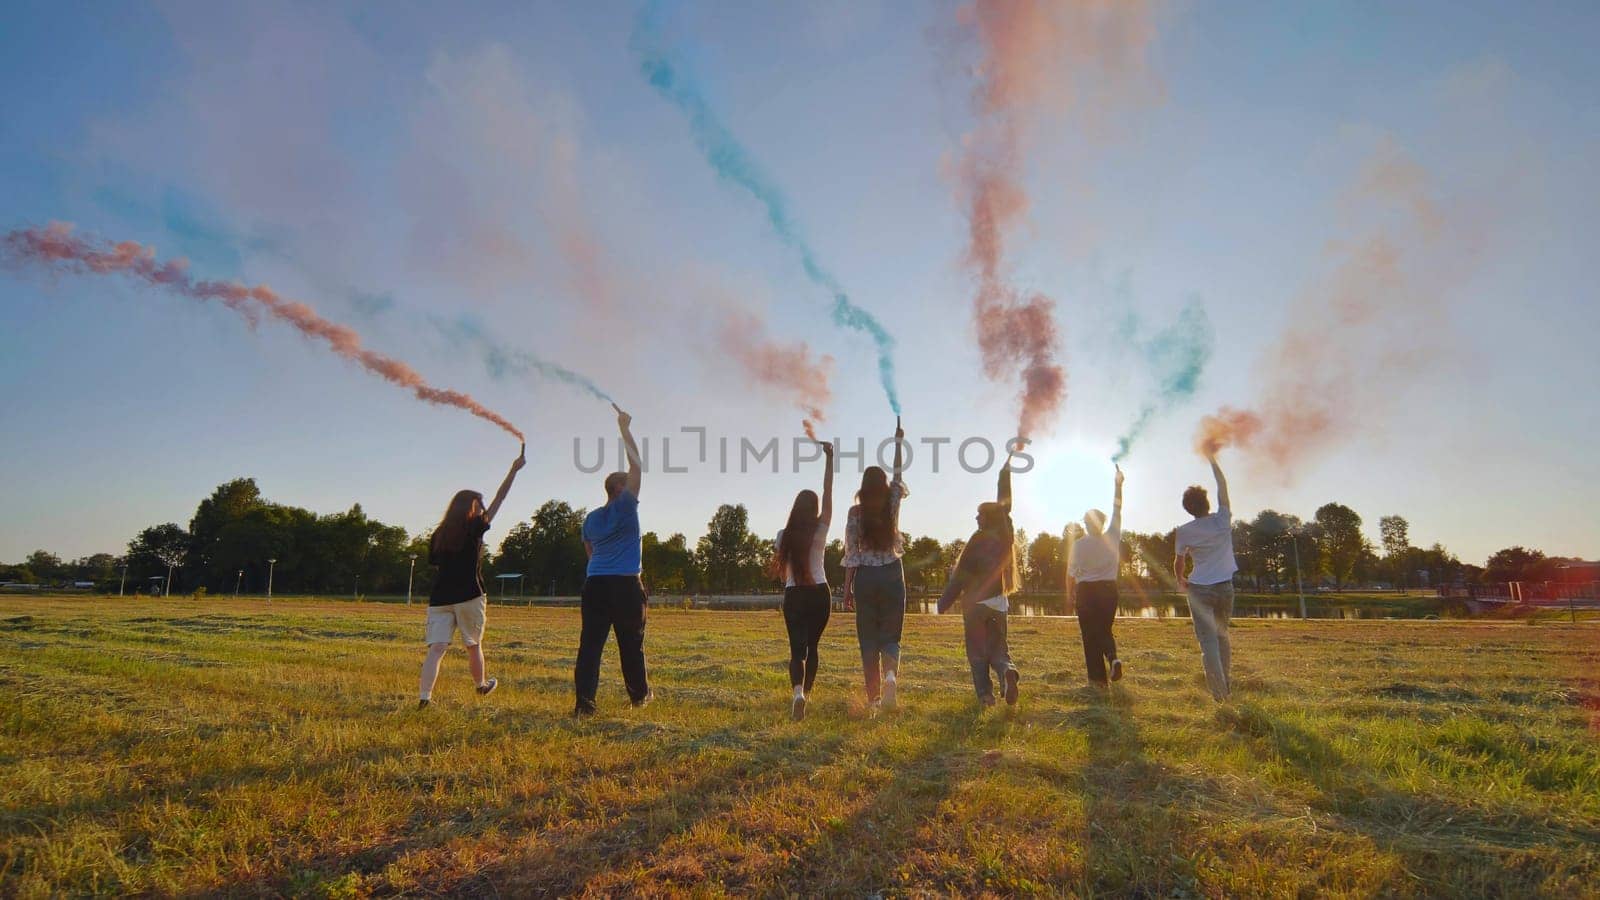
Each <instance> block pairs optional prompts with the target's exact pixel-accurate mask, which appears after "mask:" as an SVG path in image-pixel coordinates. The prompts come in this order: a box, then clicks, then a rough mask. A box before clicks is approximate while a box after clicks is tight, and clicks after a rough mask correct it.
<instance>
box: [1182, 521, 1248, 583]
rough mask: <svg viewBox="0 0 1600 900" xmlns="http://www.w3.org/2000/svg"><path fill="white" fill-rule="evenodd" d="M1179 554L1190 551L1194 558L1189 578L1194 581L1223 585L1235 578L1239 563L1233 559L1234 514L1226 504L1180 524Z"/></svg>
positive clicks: (1189, 553)
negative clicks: (1207, 514)
mask: <svg viewBox="0 0 1600 900" xmlns="http://www.w3.org/2000/svg"><path fill="white" fill-rule="evenodd" d="M1174 549H1175V551H1176V555H1177V557H1178V558H1179V559H1182V558H1183V555H1184V554H1185V553H1187V554H1188V555H1189V556H1190V557H1192V558H1193V559H1194V571H1193V572H1192V573H1190V575H1189V581H1190V582H1192V583H1194V584H1222V583H1223V582H1228V581H1232V580H1233V573H1235V572H1237V571H1239V564H1238V563H1236V562H1234V559H1233V513H1232V512H1230V511H1229V510H1228V508H1227V507H1226V506H1223V507H1219V508H1218V509H1217V511H1216V512H1214V513H1212V514H1211V515H1209V516H1201V517H1200V518H1198V519H1195V520H1194V521H1192V522H1185V523H1183V524H1182V525H1179V526H1178V535H1177V543H1176V546H1175V548H1174Z"/></svg>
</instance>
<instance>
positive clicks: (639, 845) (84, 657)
mask: <svg viewBox="0 0 1600 900" xmlns="http://www.w3.org/2000/svg"><path fill="white" fill-rule="evenodd" d="M421 618H422V610H421V608H418V607H413V608H410V609H407V608H405V607H396V606H392V605H378V604H353V603H338V602H320V603H319V602H278V603H274V604H273V605H272V606H270V607H268V606H266V605H265V604H263V603H261V602H260V601H250V602H238V603H235V602H230V601H217V600H207V601H203V602H196V601H193V600H189V599H182V600H179V599H172V600H139V601H114V600H112V601H107V600H95V599H51V598H29V597H5V598H0V634H3V636H4V638H5V640H4V641H3V642H0V703H3V705H0V798H3V801H0V802H3V811H0V816H3V818H0V892H3V893H4V894H7V895H16V896H47V895H49V896H53V895H60V894H79V893H124V892H149V893H158V894H178V893H184V894H189V893H229V894H279V893H281V894H296V895H301V894H309V895H326V896H345V897H350V896H364V895H368V894H379V895H381V894H393V893H411V894H430V893H449V894H467V895H482V896H518V895H529V894H533V895H538V894H571V893H583V892H588V893H593V894H612V895H615V894H622V893H651V892H654V893H676V892H691V891H692V892H695V893H700V894H717V893H740V894H745V893H757V894H779V893H783V892H795V893H802V894H846V895H852V894H853V895H863V894H869V893H874V892H882V893H884V894H887V895H895V894H918V893H961V894H983V893H993V894H1015V893H1051V894H1125V895H1126V894H1132V895H1144V896H1149V895H1163V896H1168V895H1191V894H1201V895H1213V896H1222V895H1234V896H1238V895H1258V894H1259V895H1296V894H1306V893H1327V894H1346V895H1368V894H1400V895H1411V894H1415V895H1440V894H1445V895H1451V894H1453V895H1469V896H1483V895H1527V894H1546V895H1555V896H1585V895H1588V896H1597V895H1600V731H1597V730H1596V729H1597V726H1600V625H1597V624H1585V623H1580V624H1579V625H1576V626H1571V625H1564V624H1554V623H1547V624H1536V625H1530V624H1520V623H1519V624H1502V623H1495V624H1481V623H1470V622H1427V623H1404V622H1361V623H1328V622H1321V623H1317V622H1313V623H1299V622H1245V623H1241V624H1240V625H1238V626H1237V627H1236V629H1235V648H1236V650H1235V656H1236V663H1235V667H1236V673H1235V677H1236V682H1237V697H1236V699H1235V701H1234V702H1232V703H1229V704H1226V705H1222V706H1218V705H1215V704H1213V703H1212V702H1211V701H1210V700H1209V699H1208V698H1207V696H1206V695H1205V694H1204V692H1203V689H1202V679H1201V678H1200V676H1199V660H1198V655H1197V652H1196V650H1195V648H1194V646H1193V637H1192V634H1191V632H1190V631H1189V628H1188V624H1187V622H1186V621H1126V620H1125V621H1124V622H1122V623H1121V624H1119V637H1120V639H1121V642H1122V646H1123V657H1124V659H1125V660H1127V661H1128V664H1129V673H1128V679H1127V680H1126V681H1124V682H1123V686H1122V687H1120V688H1119V689H1117V690H1116V691H1114V692H1113V693H1112V694H1111V695H1109V696H1101V695H1098V694H1095V693H1092V692H1089V691H1087V690H1085V689H1083V688H1082V687H1081V682H1082V656H1081V650H1080V643H1079V640H1078V636H1077V626H1076V623H1075V622H1074V621H1072V620H1052V619H1034V620H1028V621H1026V622H1023V621H1020V620H1019V621H1017V622H1014V623H1013V628H1012V644H1013V653H1014V655H1015V657H1016V659H1017V661H1018V663H1019V665H1020V666H1021V667H1022V670H1023V673H1024V677H1025V680H1024V682H1023V688H1024V696H1023V700H1022V703H1021V705H1020V706H1019V708H1018V709H1017V710H1016V711H1014V712H1007V711H1005V710H1003V709H1002V710H991V711H988V712H979V710H978V708H977V706H976V704H975V702H974V700H973V698H972V695H971V688H970V686H969V683H968V679H967V673H966V666H965V662H964V660H963V659H962V656H961V650H960V633H961V629H960V622H959V620H958V619H957V618H955V617H946V618H934V617H925V616H914V617H911V618H910V620H909V621H908V625H907V634H906V642H905V647H906V650H905V662H904V669H903V682H902V683H903V685H904V687H903V688H902V694H903V698H904V709H903V710H902V711H901V712H899V713H896V714H885V715H883V716H881V717H879V718H877V719H868V718H866V717H865V716H864V714H863V710H862V707H861V703H860V700H859V699H858V698H859V691H860V689H859V687H858V684H857V680H858V674H857V670H858V665H857V664H854V663H853V659H854V658H855V656H856V654H855V651H854V647H853V643H854V633H853V628H852V623H851V621H850V619H849V617H848V616H844V615H836V616H835V618H834V621H833V623H832V624H831V626H830V628H829V631H828V634H827V637H826V638H825V641H824V646H823V674H822V678H821V680H820V682H819V684H818V689H817V691H816V694H815V701H814V704H813V708H812V715H811V717H810V718H808V719H807V720H806V721H805V722H803V723H798V724H797V723H792V722H790V721H788V718H787V703H786V701H787V695H788V688H787V684H788V682H787V674H786V669H785V657H786V652H787V651H786V645H785V643H784V640H783V627H782V622H781V620H780V618H779V617H778V615H777V614H776V613H709V612H682V611H672V610H656V611H652V613H651V618H650V624H649V631H648V638H647V644H646V649H647V652H648V654H649V656H650V660H651V670H652V678H653V681H654V684H655V689H656V693H657V698H658V699H657V702H656V703H655V704H653V705H651V706H649V707H647V708H644V709H638V710H635V709H631V708H629V707H628V706H627V704H626V702H625V700H624V697H623V694H622V688H621V685H620V677H619V675H618V673H617V666H616V656H615V648H614V645H613V647H612V648H610V649H608V653H607V657H606V663H605V670H604V675H603V680H602V684H601V703H602V710H601V714H600V715H599V716H597V717H595V718H593V719H588V720H583V721H575V720H573V719H572V718H570V717H569V716H568V713H569V711H570V709H571V707H572V696H571V690H572V688H571V662H572V656H573V652H574V650H575V643H576V633H577V615H576V611H575V610H570V609H565V610H562V609H542V610H523V609H496V608H491V611H490V626H489V628H490V633H489V639H488V640H487V641H486V644H487V647H488V650H489V661H490V671H491V673H492V674H496V675H498V676H499V677H500V679H501V684H502V687H501V690H500V691H499V692H497V693H495V694H494V695H492V696H490V697H488V698H479V697H477V696H475V695H474V694H473V693H472V691H471V687H470V685H469V683H468V678H467V676H466V673H465V668H466V667H465V661H464V659H463V658H462V657H461V655H460V653H459V652H453V653H452V654H451V656H450V658H449V659H447V660H446V663H445V672H444V675H443V677H442V678H441V681H440V688H439V690H438V692H437V693H436V699H435V705H434V707H433V708H431V709H428V710H423V711H418V710H416V709H414V708H413V707H414V705H415V699H414V696H415V679H416V671H417V667H418V665H419V664H420V661H421V646H420V636H421Z"/></svg>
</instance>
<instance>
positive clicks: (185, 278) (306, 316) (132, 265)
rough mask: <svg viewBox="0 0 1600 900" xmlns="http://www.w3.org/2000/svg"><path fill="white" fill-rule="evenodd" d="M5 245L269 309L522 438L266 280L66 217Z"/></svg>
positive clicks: (238, 306) (417, 392) (19, 253)
mask: <svg viewBox="0 0 1600 900" xmlns="http://www.w3.org/2000/svg"><path fill="white" fill-rule="evenodd" d="M0 248H3V251H4V254H5V255H6V256H7V257H9V258H10V259H12V260H13V261H15V262H17V263H28V264H34V265H39V266H43V267H46V268H54V269H59V270H64V271H68V272H78V273H90V274H95V275H117V274H120V275H126V276H128V277H130V278H135V279H138V280H140V281H143V282H145V283H146V284H151V285H154V286H156V287H160V288H165V289H167V290H168V291H171V292H173V293H175V294H179V295H181V296H184V297H188V298H190V299H193V300H202V301H204V300H217V301H219V302H221V303H222V304H223V305H224V306H226V307H228V308H229V309H231V310H233V311H234V312H236V313H238V314H239V315H241V316H243V317H244V319H245V321H247V322H249V323H250V325H251V326H252V327H254V326H255V325H256V324H257V323H258V322H259V321H260V316H261V315H262V314H263V313H265V314H266V315H267V316H270V317H271V318H274V319H277V320H279V321H281V322H284V323H287V324H288V325H290V326H291V327H293V328H294V329H295V330H296V331H299V332H300V333H301V334H302V335H303V336H305V337H306V338H308V339H312V340H317V341H321V342H323V343H325V344H326V345H327V346H328V348H329V349H330V350H332V351H333V352H334V353H336V354H338V355H339V356H342V357H344V358H345V359H348V360H350V361H351V362H354V363H355V364H357V365H359V366H360V367H361V368H363V369H366V370H367V371H368V372H371V373H372V374H374V375H377V376H378V377H380V378H383V379H384V380H386V381H388V382H390V383H391V384H394V385H397V386H399V387H403V388H407V389H409V390H410V391H411V393H412V395H413V396H415V397H416V398H417V399H419V400H422V401H424V402H427V403H436V404H439V405H441V406H453V407H456V408H458V409H463V410H466V411H467V412H469V413H471V414H473V415H475V416H477V417H478V418H480V419H483V420H485V421H487V422H493V423H494V424H495V425H498V426H500V427H501V428H503V429H505V431H506V432H507V433H508V434H511V435H512V436H514V437H516V438H517V440H519V441H520V440H523V435H522V432H521V431H518V430H517V428H516V426H514V425H512V424H511V423H510V422H509V421H507V420H506V419H505V418H504V417H502V416H501V415H499V414H498V413H496V412H494V411H492V410H490V409H488V408H487V407H485V406H483V404H481V403H479V402H478V401H476V400H474V399H472V398H471V397H470V396H468V395H466V394H463V393H461V392H460V391H452V390H446V389H444V388H437V387H434V386H433V385H430V384H428V383H427V382H426V381H425V380H423V378H422V376H421V375H419V374H417V372H416V371H415V370H414V369H412V368H411V367H410V366H408V365H406V364H405V363H403V362H401V361H400V360H397V359H394V358H393V357H389V356H384V355H383V354H381V353H377V352H375V351H372V350H368V349H366V348H365V347H363V346H362V345H361V336H360V335H359V334H357V333H356V332H355V331H354V330H353V329H351V328H348V327H346V326H344V325H340V324H338V323H335V322H330V321H328V320H327V319H324V318H322V317H321V316H319V315H317V313H316V311H315V310H313V309H312V308H311V307H309V306H307V305H305V304H304V303H300V302H297V301H294V300H290V299H288V298H285V297H283V296H280V295H279V294H278V293H277V292H276V291H273V290H272V289H271V288H268V287H266V286H265V285H256V286H254V287H250V286H246V285H244V284H240V283H239V282H236V281H197V280H195V279H194V278H193V277H191V276H190V275H189V271H188V262H187V261H186V260H183V259H172V260H168V261H166V262H157V261H156V256H155V251H154V250H153V249H151V248H149V247H146V246H144V245H142V244H139V243H137V242H134V241H122V242H119V243H116V244H110V243H107V242H104V241H98V240H95V239H93V238H86V237H79V236H77V235H75V234H73V229H72V226H71V225H70V224H67V223H65V222H52V223H50V224H49V225H48V226H46V227H44V228H24V229H18V230H15V231H12V232H10V233H8V234H7V235H6V236H5V238H4V239H3V241H0Z"/></svg>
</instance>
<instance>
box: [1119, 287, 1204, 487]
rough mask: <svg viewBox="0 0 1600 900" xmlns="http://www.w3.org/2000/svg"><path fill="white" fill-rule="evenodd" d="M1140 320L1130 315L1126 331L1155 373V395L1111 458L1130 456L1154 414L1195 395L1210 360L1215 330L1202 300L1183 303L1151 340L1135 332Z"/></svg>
mask: <svg viewBox="0 0 1600 900" xmlns="http://www.w3.org/2000/svg"><path fill="white" fill-rule="evenodd" d="M1137 330H1138V321H1137V319H1134V318H1132V317H1131V315H1130V318H1129V320H1128V324H1127V326H1126V327H1125V329H1124V331H1125V332H1126V333H1128V334H1129V335H1130V337H1132V338H1133V343H1134V346H1135V347H1136V348H1137V349H1138V351H1139V354H1140V356H1141V357H1142V358H1143V362H1144V369H1145V370H1146V371H1149V372H1151V373H1154V375H1155V378H1156V395H1155V397H1154V398H1152V399H1151V400H1149V401H1147V402H1145V403H1144V404H1143V405H1142V406H1141V407H1140V408H1139V414H1138V416H1136V417H1135V418H1134V420H1133V424H1132V425H1130V426H1128V430H1127V431H1125V432H1123V434H1122V436H1121V437H1119V438H1117V453H1116V455H1115V456H1113V457H1111V461H1112V462H1117V463H1120V462H1122V461H1123V460H1125V459H1127V458H1128V453H1129V451H1131V450H1132V449H1133V444H1134V442H1135V441H1137V440H1138V439H1139V438H1140V437H1141V436H1142V435H1143V434H1144V430H1145V428H1147V427H1149V425H1150V423H1151V422H1152V421H1154V420H1155V417H1156V416H1157V415H1158V414H1159V413H1161V412H1163V411H1165V410H1168V409H1171V408H1172V407H1174V406H1176V405H1177V404H1179V403H1182V402H1183V401H1184V400H1187V399H1189V398H1190V397H1193V396H1194V392H1195V390H1196V389H1197V388H1199V387H1200V375H1201V373H1203V372H1204V371H1205V367H1206V363H1207V362H1209V361H1210V360H1211V349H1212V345H1213V343H1214V341H1215V339H1216V334H1215V332H1214V331H1213V330H1212V328H1211V320H1210V318H1209V317H1207V316H1206V310H1205V307H1204V306H1202V305H1201V304H1200V301H1199V300H1191V301H1189V302H1188V303H1186V304H1184V307H1183V309H1182V310H1181V311H1179V313H1178V318H1177V319H1176V320H1174V321H1173V323H1172V324H1171V325H1168V326H1167V327H1165V328H1163V329H1161V330H1160V331H1158V332H1156V333H1155V335H1154V336H1153V337H1151V338H1150V339H1149V340H1139V339H1138V338H1137V337H1136V336H1134V333H1135V332H1137Z"/></svg>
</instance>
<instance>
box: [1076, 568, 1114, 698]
mask: <svg viewBox="0 0 1600 900" xmlns="http://www.w3.org/2000/svg"><path fill="white" fill-rule="evenodd" d="M1073 602H1074V604H1075V605H1076V606H1077V608H1078V629H1079V630H1080V631H1082V632H1083V661H1084V664H1085V665H1087V666H1088V668H1089V680H1090V681H1092V682H1094V683H1095V684H1105V683H1106V663H1107V662H1109V661H1111V660H1113V659H1116V658H1117V639H1116V638H1114V637H1112V636H1111V625H1112V623H1114V622H1116V621H1117V583H1116V582H1115V581H1080V582H1078V586H1077V589H1076V590H1075V591H1074V593H1073Z"/></svg>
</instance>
